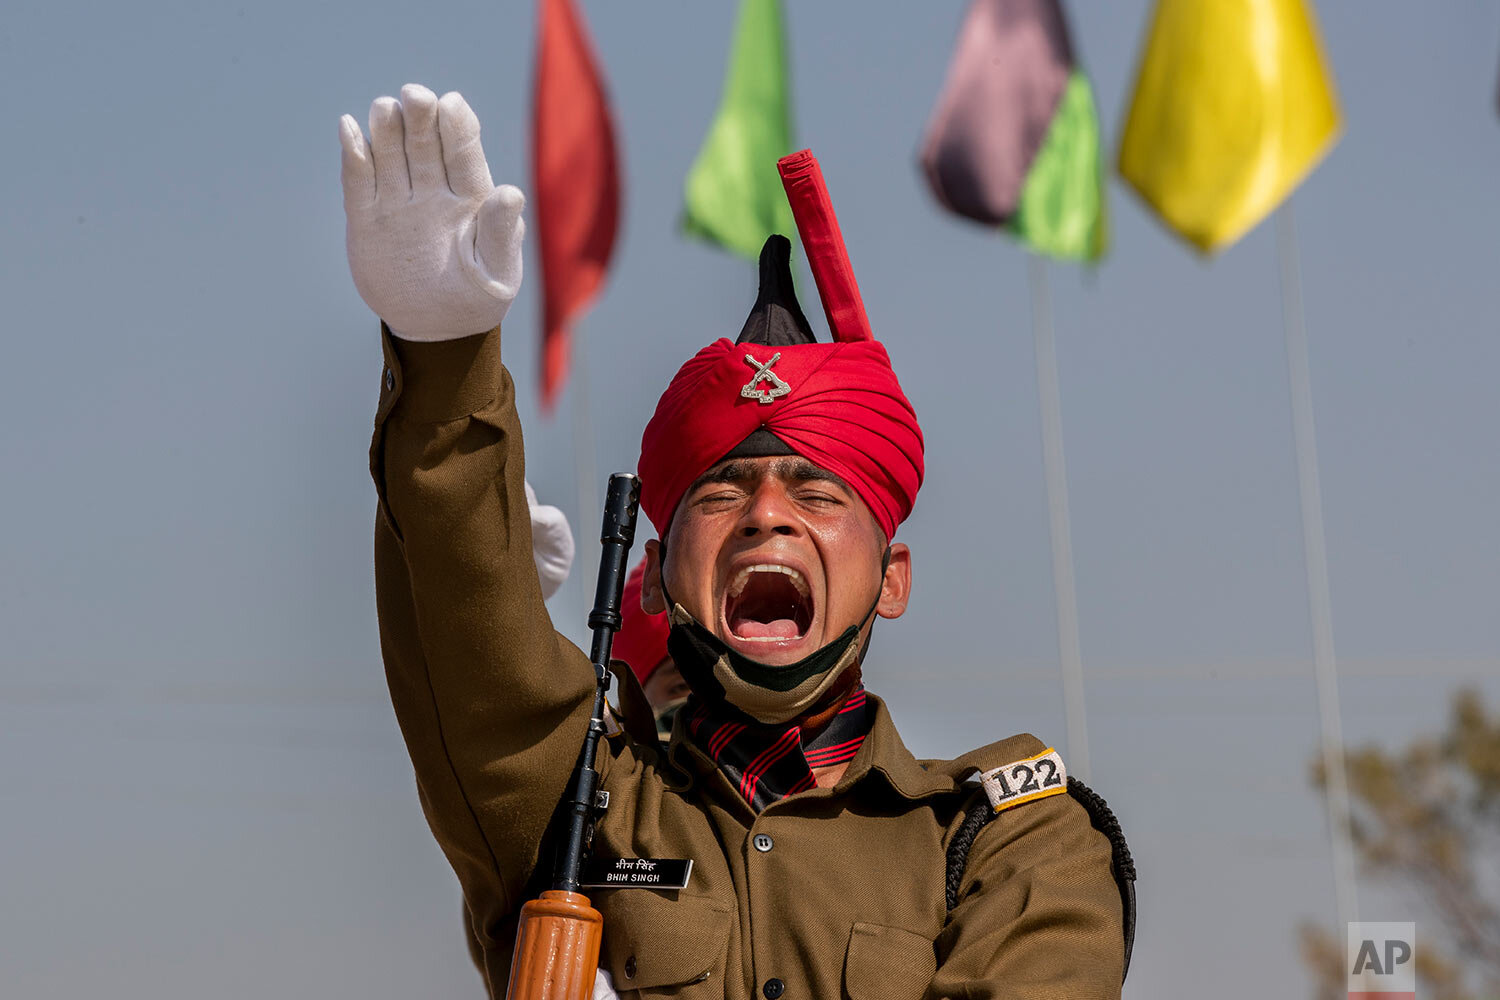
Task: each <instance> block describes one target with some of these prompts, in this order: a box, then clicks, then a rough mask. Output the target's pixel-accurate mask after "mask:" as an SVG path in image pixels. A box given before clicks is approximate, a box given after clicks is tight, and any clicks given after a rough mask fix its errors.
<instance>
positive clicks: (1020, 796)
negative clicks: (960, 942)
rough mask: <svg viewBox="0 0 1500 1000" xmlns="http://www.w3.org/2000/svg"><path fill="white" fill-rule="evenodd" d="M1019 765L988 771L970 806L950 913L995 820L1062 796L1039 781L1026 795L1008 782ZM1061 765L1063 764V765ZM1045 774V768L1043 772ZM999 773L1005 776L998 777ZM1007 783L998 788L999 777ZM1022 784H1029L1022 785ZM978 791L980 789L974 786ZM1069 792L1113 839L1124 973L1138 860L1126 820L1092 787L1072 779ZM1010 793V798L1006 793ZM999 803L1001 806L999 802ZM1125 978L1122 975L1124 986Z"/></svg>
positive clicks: (960, 837) (1131, 943) (951, 869)
mask: <svg viewBox="0 0 1500 1000" xmlns="http://www.w3.org/2000/svg"><path fill="white" fill-rule="evenodd" d="M1055 756H1056V755H1055V753H1053V752H1051V751H1049V752H1048V753H1046V754H1038V755H1037V756H1036V757H1034V758H1027V760H1026V761H1021V762H1018V763H1019V764H1022V765H1034V762H1035V761H1037V760H1043V759H1051V758H1053V757H1055ZM1016 766H1017V765H1015V764H1007V765H1005V766H1004V767H1003V768H995V769H994V770H993V771H987V772H985V773H984V774H983V775H981V777H982V778H984V779H985V781H986V783H985V784H984V785H983V788H984V792H985V794H984V795H983V796H977V797H976V798H977V801H976V802H975V803H974V804H973V805H972V806H970V807H969V809H968V811H967V812H966V813H965V814H964V819H963V822H962V823H960V824H959V827H958V831H957V832H956V833H954V835H953V840H952V841H951V842H950V843H949V844H948V864H947V872H946V883H947V884H946V897H947V904H948V909H949V910H952V909H953V908H954V907H955V906H957V905H958V890H959V886H960V884H961V883H962V882H963V878H964V870H965V869H966V868H967V867H968V863H969V850H970V849H971V848H972V847H973V846H974V840H975V839H976V838H977V837H978V836H979V831H980V830H982V829H984V827H985V826H986V824H988V823H989V821H990V820H992V819H994V818H995V817H996V816H997V815H998V814H999V813H1001V812H1003V811H1004V810H1005V809H1008V808H1010V807H1011V806H1012V805H1019V804H1021V803H1022V802H1030V801H1033V800H1035V799H1037V798H1043V797H1045V796H1046V795H1056V794H1061V793H1062V792H1063V791H1064V788H1062V787H1052V788H1048V789H1045V790H1044V789H1043V788H1042V787H1041V786H1042V782H1041V781H1038V782H1037V785H1038V788H1037V789H1035V790H1027V791H1024V792H1023V791H1021V790H1020V785H1018V784H1017V783H1016V782H1014V780H1011V781H1006V780H1005V779H1007V778H1012V779H1014V778H1019V777H1020V775H1019V774H1016V775H1010V774H1008V773H1007V772H1009V771H1010V769H1011V768H1013V767H1016ZM1059 766H1060V762H1059ZM1037 770H1038V769H1037V768H1035V767H1034V766H1032V767H1029V768H1028V773H1027V774H1026V779H1027V780H1028V781H1029V780H1032V779H1034V778H1035V777H1036V773H1035V772H1036V771H1037ZM1042 770H1045V768H1042ZM996 772H1000V773H999V774H998V775H997V773H996ZM996 777H999V778H1000V779H1001V780H1000V782H999V783H998V784H999V787H996V782H995V780H994V779H995V778H996ZM1021 784H1024V782H1022V783H1021ZM970 787H974V786H970ZM1065 788H1066V791H1067V793H1068V794H1069V795H1070V796H1072V798H1073V801H1075V802H1077V803H1078V804H1079V805H1081V806H1083V809H1084V812H1086V813H1088V817H1089V823H1090V824H1091V825H1092V826H1093V828H1094V829H1095V830H1098V831H1099V832H1100V833H1102V834H1104V836H1105V837H1106V838H1108V840H1109V848H1110V872H1111V874H1113V875H1114V877H1115V885H1116V886H1117V887H1118V888H1119V890H1120V911H1121V915H1122V917H1123V925H1124V926H1123V930H1124V934H1125V967H1124V973H1125V974H1128V973H1129V972H1130V952H1131V950H1132V949H1133V948H1134V947H1135V860H1134V859H1133V858H1131V856H1130V847H1129V845H1127V844H1126V843H1125V832H1124V831H1123V830H1122V829H1120V821H1119V820H1118V819H1116V818H1115V814H1114V813H1113V812H1111V811H1110V808H1109V806H1108V805H1107V804H1106V803H1105V801H1104V799H1103V798H1101V797H1100V796H1099V794H1098V793H1097V792H1095V791H1094V790H1093V789H1092V788H1090V787H1089V786H1088V785H1085V784H1084V783H1083V782H1081V781H1079V780H1078V779H1077V778H1074V777H1071V776H1069V777H1067V784H1066V786H1065ZM1006 792H1009V794H1008V795H1007V794H1005V793H1006ZM997 799H998V801H997ZM1123 979H1124V975H1122V976H1121V980H1122V981H1123Z"/></svg>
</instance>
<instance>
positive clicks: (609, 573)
mask: <svg viewBox="0 0 1500 1000" xmlns="http://www.w3.org/2000/svg"><path fill="white" fill-rule="evenodd" d="M640 494H641V484H640V480H639V479H637V478H636V477H635V476H632V475H629V474H623V473H619V474H616V475H613V476H610V477H609V492H608V494H607V496H606V497H605V501H604V527H603V530H602V532H601V533H600V538H599V541H600V543H601V544H602V545H603V547H604V551H603V553H602V554H601V557H600V559H599V583H598V587H597V588H596V589H595V591H594V610H593V611H591V612H589V628H591V629H592V630H593V633H594V641H593V649H592V652H591V654H590V657H589V658H590V659H591V660H592V661H593V663H594V677H595V686H594V711H593V713H592V714H591V715H590V717H589V728H588V731H587V732H586V733H585V734H584V737H583V749H582V750H581V751H580V752H579V754H578V766H577V767H576V768H575V769H574V771H573V781H572V784H571V787H570V788H569V792H568V797H567V798H566V799H565V800H564V801H563V805H564V807H565V810H566V813H565V814H566V816H567V825H566V829H565V831H564V837H563V843H562V845H561V850H560V851H559V853H558V859H557V876H556V878H555V879H554V880H553V883H552V888H551V889H549V890H547V891H546V892H543V893H542V894H541V895H540V896H539V897H537V898H536V899H533V900H530V901H529V902H527V903H526V905H524V906H522V907H521V917H520V923H519V924H518V926H517V927H516V950H515V953H514V954H513V955H512V957H511V964H510V982H509V984H508V985H507V986H506V989H505V996H506V998H507V1000H589V997H590V996H591V995H592V993H593V988H594V975H595V971H596V970H597V969H598V967H599V947H600V945H601V943H602V942H603V940H604V918H603V917H602V916H601V915H600V914H599V911H598V910H596V909H594V907H593V906H592V905H590V903H589V899H588V897H587V896H585V895H583V894H582V893H580V892H579V891H578V881H579V871H580V869H581V867H582V864H583V854H584V850H585V848H586V845H587V842H588V839H589V837H590V836H591V833H592V831H591V827H592V825H593V818H594V797H595V795H596V794H597V793H598V790H599V772H598V771H597V770H596V769H595V768H594V759H595V757H596V756H597V755H598V750H599V738H600V737H601V736H603V735H604V711H605V695H606V693H607V692H608V691H609V654H610V649H611V648H612V646H613V645H614V640H615V633H616V632H618V631H619V629H620V595H621V592H622V591H623V590H624V588H625V563H626V559H627V557H628V556H629V555H630V546H631V544H632V543H633V542H634V541H635V520H636V514H637V513H638V512H639V510H640Z"/></svg>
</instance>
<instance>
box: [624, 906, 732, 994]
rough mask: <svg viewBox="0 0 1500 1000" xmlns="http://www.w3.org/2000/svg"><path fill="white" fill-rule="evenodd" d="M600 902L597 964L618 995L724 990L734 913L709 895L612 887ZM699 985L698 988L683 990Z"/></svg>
mask: <svg viewBox="0 0 1500 1000" xmlns="http://www.w3.org/2000/svg"><path fill="white" fill-rule="evenodd" d="M607 892H608V893H609V898H607V899H604V900H602V901H601V905H600V906H599V909H600V911H601V912H602V913H603V915H604V943H603V948H602V955H601V958H600V961H599V964H600V965H601V966H602V967H604V968H605V969H607V970H609V974H610V976H611V978H613V979H614V985H615V989H616V991H618V992H619V993H620V994H621V995H622V996H625V995H631V994H634V995H637V996H660V995H665V994H668V993H670V994H671V995H673V996H683V997H691V996H696V995H697V993H698V991H699V989H701V990H702V991H703V994H704V995H705V996H707V995H709V994H715V995H722V994H723V992H724V961H725V952H726V950H727V949H728V945H729V931H730V923H731V920H732V916H733V915H732V914H731V912H730V909H729V906H728V904H726V903H720V902H719V901H717V900H714V899H711V898H709V897H707V896H686V895H681V894H679V895H677V896H675V897H674V896H668V895H662V894H659V893H657V892H654V891H652V890H649V889H610V890H607ZM695 984H698V989H686V990H685V989H683V987H690V986H694V985H695Z"/></svg>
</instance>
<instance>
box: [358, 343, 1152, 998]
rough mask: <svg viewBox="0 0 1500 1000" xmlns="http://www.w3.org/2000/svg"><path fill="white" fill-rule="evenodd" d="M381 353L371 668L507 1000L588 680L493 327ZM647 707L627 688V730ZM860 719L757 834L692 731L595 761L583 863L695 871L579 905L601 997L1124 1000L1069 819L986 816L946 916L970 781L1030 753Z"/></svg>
mask: <svg viewBox="0 0 1500 1000" xmlns="http://www.w3.org/2000/svg"><path fill="white" fill-rule="evenodd" d="M385 352H386V370H385V372H384V373H383V383H382V391H381V396H380V406H379V411H378V413H377V416H376V429H375V436H374V442H373V444H372V447H371V455H370V459H371V470H372V473H373V475H374V479H375V483H376V487H377V490H378V494H379V501H380V509H379V513H378V515H377V517H376V523H375V571H376V590H377V600H378V605H379V615H380V635H381V646H382V651H383V654H384V658H385V665H386V674H387V679H388V681H389V684H390V690H391V697H392V700H393V702H394V704H395V709H396V716H397V719H398V721H399V723H400V726H401V731H402V734H403V736H404V737H405V740H406V745H407V747H408V749H409V751H410V753H411V759H412V764H413V766H414V768H415V770H416V779H417V788H418V791H419V794H420V797H421V802H422V807H423V810H424V811H425V813H426V815H427V819H428V822H429V823H430V824H431V826H432V831H433V833H434V835H435V836H436V837H437V839H438V842H439V844H440V845H441V846H442V849H443V851H444V853H445V854H446V855H447V857H448V860H449V861H450V862H451V863H452V865H453V868H454V871H455V872H456V873H457V874H458V878H459V881H460V883H461V884H462V886H463V891H464V896H465V899H466V902H467V906H468V910H469V915H470V921H471V924H472V929H473V932H474V936H475V938H476V939H477V941H478V942H479V945H480V948H481V949H482V952H483V967H484V972H485V976H486V979H487V981H488V985H489V990H490V993H491V996H493V997H496V998H499V997H503V996H504V995H505V989H506V983H507V979H508V976H509V969H510V960H511V949H512V944H513V936H514V930H515V918H516V914H517V911H518V910H519V909H520V906H521V904H522V903H523V902H525V900H526V899H527V898H529V896H530V895H531V894H533V893H535V892H536V891H537V890H538V889H540V888H547V887H548V886H547V882H548V881H549V880H550V877H551V872H550V871H538V868H539V866H540V867H542V868H546V867H548V866H550V852H544V851H543V833H544V830H545V828H546V827H547V824H548V821H549V819H550V817H551V816H552V814H553V810H554V808H555V807H556V805H557V803H558V801H559V799H560V798H561V797H562V796H563V794H564V792H565V789H566V787H567V784H568V781H569V777H570V775H571V772H572V769H573V767H574V764H575V763H576V760H577V756H578V748H579V746H580V744H581V742H582V738H583V734H584V731H585V729H586V727H587V724H588V715H589V711H590V706H591V703H592V696H593V688H594V672H593V668H592V667H591V665H590V664H589V661H588V658H587V657H586V656H585V655H584V653H583V652H582V651H580V650H579V649H577V648H576V647H575V646H574V645H573V644H571V643H570V642H568V641H567V640H566V639H565V638H563V637H562V636H560V635H559V634H558V633H557V632H556V631H555V630H554V629H553V627H552V623H551V620H550V619H549V617H548V614H547V609H546V606H545V605H544V604H543V602H542V595H541V592H540V589H539V586H538V583H537V575H536V570H535V568H534V565H533V563H532V555H531V523H530V520H529V515H528V512H527V505H526V496H525V493H524V491H523V485H522V483H523V477H524V474H525V469H524V467H523V453H522V443H521V429H520V423H519V421H518V419H517V415H516V410H515V405H514V396H513V386H512V383H511V379H510V376H509V373H508V372H506V371H505V369H504V368H503V367H502V366H501V364H500V333H499V331H498V330H497V331H495V332H492V333H489V334H484V335H480V336H475V337H469V338H466V339H463V340H457V341H449V342H445V343H434V344H418V343H407V342H402V341H396V340H394V339H392V338H390V337H389V335H387V336H386V339H385ZM638 694H639V692H638V690H634V691H627V696H628V697H627V698H626V701H627V711H628V710H629V702H630V701H631V700H632V699H633V698H634V697H636V696H638ZM870 704H871V705H872V706H873V713H872V717H873V725H872V728H871V731H870V734H869V736H868V738H867V739H866V740H865V742H864V745H863V746H862V747H861V749H860V751H859V753H858V755H857V756H856V757H855V758H854V759H853V761H852V762H851V763H850V765H849V768H848V771H847V772H846V773H845V774H844V776H843V778H841V779H840V781H839V782H838V784H837V785H836V786H835V787H833V788H815V789H812V790H809V791H806V792H801V793H798V794H796V795H792V796H789V797H787V798H785V799H782V800H780V801H778V802H776V803H774V804H772V805H770V806H769V807H767V808H766V809H765V810H764V811H762V812H761V813H759V814H756V813H755V812H753V811H752V810H751V809H750V807H749V806H748V805H746V803H745V802H744V800H743V799H742V798H741V797H740V796H739V794H738V792H737V791H736V790H735V789H734V788H733V787H732V786H731V785H730V784H729V782H728V781H727V780H726V779H725V778H724V776H723V775H722V774H721V773H719V771H718V770H717V768H716V767H715V766H714V764H713V762H712V761H711V760H710V759H708V758H707V757H706V756H705V755H704V754H703V753H702V752H700V751H699V750H697V749H696V748H694V747H693V746H691V745H689V744H687V743H685V742H683V741H682V739H681V733H680V731H679V733H678V734H676V735H674V737H673V741H672V743H671V744H670V747H669V748H668V749H666V750H662V749H661V748H659V747H658V746H657V745H656V744H655V741H654V740H650V739H642V740H636V739H633V738H631V737H629V736H619V737H614V738H611V739H610V740H609V741H608V746H607V750H606V749H605V747H604V745H601V753H600V760H599V767H600V770H601V772H602V775H603V788H604V789H605V790H606V791H608V792H609V795H610V798H609V807H608V810H607V811H606V812H605V814H604V815H603V817H602V818H601V819H600V820H599V822H598V827H597V833H596V835H595V839H594V853H595V855H596V856H598V857H603V858H619V857H650V858H691V859H692V860H693V869H692V877H691V880H690V882H689V884H688V886H687V888H685V889H683V890H680V891H660V890H650V889H640V888H621V889H607V890H592V891H591V892H590V898H591V899H592V901H593V903H594V905H595V906H596V907H597V908H598V909H599V910H600V911H601V912H602V913H603V915H604V922H605V923H604V926H605V931H604V941H603V951H602V953H601V958H600V964H601V966H603V967H604V968H606V969H607V970H608V971H609V972H610V973H611V974H612V976H613V978H614V983H615V988H616V989H617V990H618V991H619V992H620V993H621V995H622V996H625V997H633V996H644V997H654V996H674V997H682V998H709V997H727V998H735V1000H748V998H751V997H756V998H759V997H767V998H771V1000H776V998H777V997H785V998H786V1000H829V998H836V997H851V998H866V997H885V998H892V1000H918V998H923V997H932V998H936V997H964V998H990V997H994V998H999V997H1007V998H1036V1000H1042V998H1055V1000H1065V998H1066V1000H1094V998H1115V997H1118V996H1119V995H1120V982H1121V972H1122V963H1123V952H1124V949H1123V944H1122V932H1121V920H1122V917H1121V902H1120V894H1119V891H1118V889H1117V887H1116V884H1115V882H1114V879H1113V877H1112V875H1111V872H1110V844H1109V841H1108V840H1107V839H1106V838H1105V837H1104V836H1103V835H1101V834H1100V833H1098V832H1096V831H1095V830H1094V829H1093V827H1092V826H1091V825H1090V823H1089V819H1088V816H1087V814H1086V813H1085V811H1084V810H1083V809H1082V808H1081V807H1080V806H1079V805H1078V804H1077V803H1075V802H1074V801H1073V800H1072V799H1071V797H1069V796H1067V795H1058V796H1053V797H1050V798H1045V799H1041V800H1038V801H1035V802H1030V803H1027V804H1024V805H1019V806H1016V807H1014V808H1011V809H1008V810H1006V811H1004V812H1001V813H1000V814H999V815H997V816H996V817H995V818H994V819H993V820H992V821H991V822H990V823H989V824H988V825H987V826H986V827H985V828H984V829H983V830H982V831H981V832H980V834H979V836H978V838H977V840H976V841H975V843H974V845H973V848H972V850H971V853H970V855H969V862H968V866H967V869H966V872H965V876H964V882H963V885H962V888H961V895H960V902H959V903H958V905H957V907H956V908H954V909H953V910H952V911H951V912H950V911H948V910H947V908H946V906H945V899H944V887H945V883H944V874H945V852H946V848H947V845H948V842H949V840H950V839H951V838H952V836H953V834H954V832H955V831H956V830H957V828H958V825H959V823H960V822H961V821H962V819H963V814H964V811H965V809H966V808H967V807H968V806H969V805H971V804H972V803H973V802H974V801H975V798H976V792H975V788H974V786H973V785H972V784H964V783H963V779H964V778H966V777H968V776H970V775H972V774H973V773H974V772H975V771H976V770H981V769H987V768H991V767H997V766H999V765H1001V764H1006V763H1009V762H1011V761H1015V760H1019V759H1021V758H1025V757H1029V756H1031V755H1033V754H1036V753H1038V752H1039V751H1041V750H1042V749H1044V747H1043V744H1042V743H1041V742H1039V741H1038V740H1036V739H1035V738H1034V737H1031V736H1015V737H1012V738H1011V739H1008V740H1003V741H1001V742H999V743H995V744H992V745H990V746H987V747H985V748H983V749H981V750H977V751H974V752H972V753H970V754H966V755H965V756H963V757H961V758H959V759H958V760H955V761H951V762H928V763H922V762H919V761H917V760H916V759H915V758H914V757H913V756H912V755H911V753H910V752H909V751H908V750H907V749H906V747H905V746H904V745H903V744H902V742H901V738H900V737H899V736H898V735H897V733H896V728H895V726H894V725H893V724H892V722H891V718H890V715H889V713H888V712H887V710H886V708H885V706H884V705H883V704H881V702H880V701H879V699H877V698H873V697H872V698H871V699H870ZM646 721H647V722H648V723H649V716H648V717H647V720H646ZM648 732H649V730H648ZM978 794H981V795H982V793H978Z"/></svg>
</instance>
